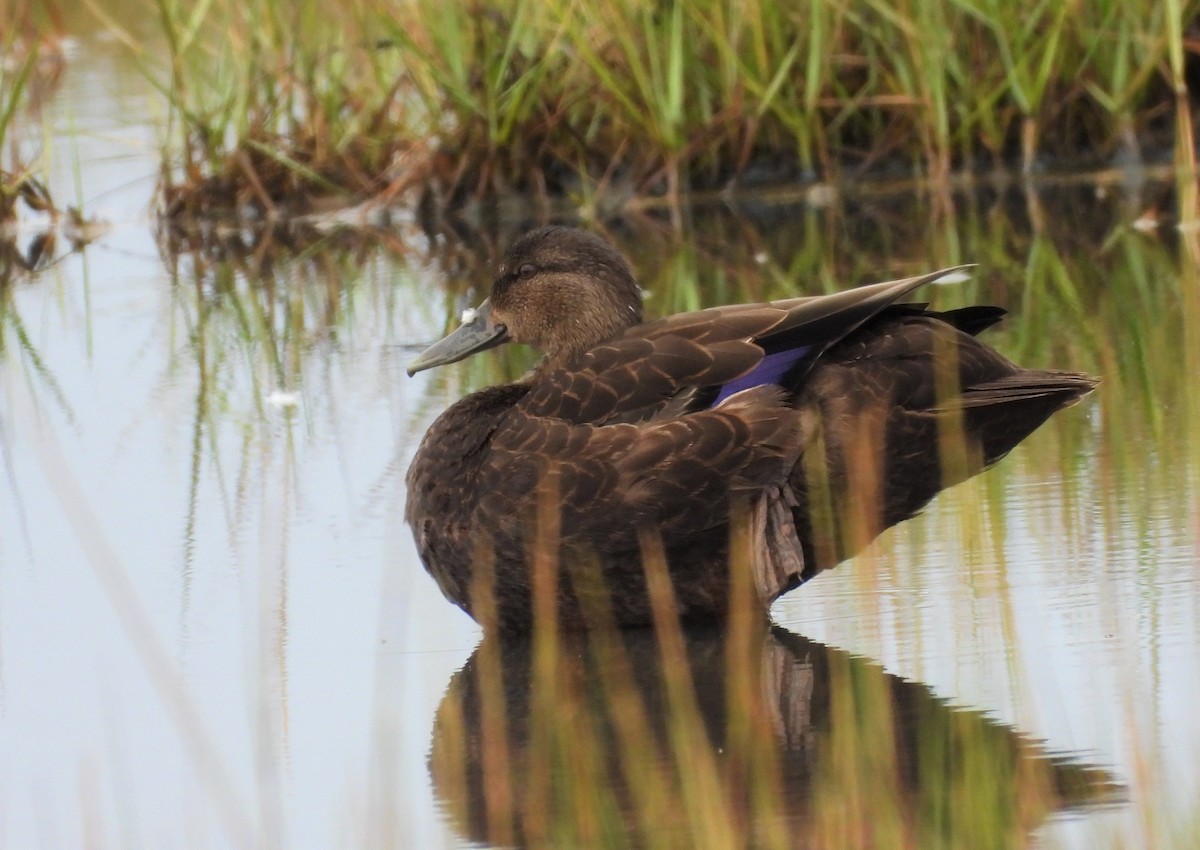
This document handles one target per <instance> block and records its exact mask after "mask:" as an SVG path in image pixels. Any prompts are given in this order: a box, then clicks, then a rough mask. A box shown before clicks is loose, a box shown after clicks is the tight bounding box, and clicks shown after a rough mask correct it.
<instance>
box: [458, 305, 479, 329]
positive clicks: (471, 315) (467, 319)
mask: <svg viewBox="0 0 1200 850" xmlns="http://www.w3.org/2000/svg"><path fill="white" fill-rule="evenodd" d="M477 312H478V311H477V310H476V309H475V308H474V307H468V308H467V309H465V310H463V311H462V315H461V316H459V317H458V318H459V321H461V322H462V323H463V324H464V325H469V324H471V322H473V321H475V314H476V313H477Z"/></svg>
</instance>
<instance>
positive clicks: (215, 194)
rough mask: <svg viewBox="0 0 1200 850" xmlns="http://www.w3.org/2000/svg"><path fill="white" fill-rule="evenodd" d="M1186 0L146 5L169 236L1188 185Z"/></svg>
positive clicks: (1190, 64)
mask: <svg viewBox="0 0 1200 850" xmlns="http://www.w3.org/2000/svg"><path fill="white" fill-rule="evenodd" d="M1196 10H1197V4H1196V2H1194V0H1172V2H1170V3H1158V2H1152V0H1140V2H1133V3H1122V2H1115V0H1113V2H1102V3H1087V4H1082V5H1078V6H1070V5H1066V4H1061V3H1046V2H1037V0H1027V2H1022V3H1003V2H996V0H955V2H951V0H939V2H934V3H920V4H912V5H909V4H901V3H894V2H890V0H887V1H886V2H885V0H862V2H844V0H834V2H827V3H815V4H807V5H801V6H788V5H786V4H741V3H735V4H729V3H725V2H720V0H704V2H700V3H684V2H682V0H672V2H667V3H665V4H662V3H660V4H650V3H645V2H640V0H588V2H583V3H576V2H565V0H554V1H553V2H548V3H535V2H531V0H495V1H494V2H470V3H461V4H460V3H452V4H437V3H431V2H425V0H417V1H416V2H410V3H405V4H400V5H397V4H392V3H384V2H382V0H362V2H360V3H356V4H352V5H350V6H345V7H341V8H340V9H338V10H330V9H329V8H327V7H325V6H323V5H321V4H316V3H313V2H309V1H308V0H305V2H301V3H296V4H285V3H282V2H280V0H252V2H248V3H233V2H232V0H213V2H210V3H207V4H201V5H199V6H197V5H194V4H184V3H180V2H178V0H154V13H155V14H156V15H157V17H158V18H159V20H160V21H161V26H162V29H163V32H164V34H165V37H166V42H167V44H168V46H169V48H168V52H169V59H168V68H167V69H166V70H165V73H160V75H159V76H160V85H161V88H162V90H163V92H164V94H166V96H167V97H168V98H169V100H170V103H171V105H172V108H173V114H174V118H175V122H176V123H175V126H174V132H173V134H172V138H171V139H170V140H169V141H168V145H167V151H168V154H169V156H168V159H167V161H166V162H165V164H164V170H163V177H162V198H163V209H164V211H165V212H166V213H167V214H168V215H182V214H185V213H186V214H196V213H220V212H223V213H226V214H228V213H229V212H236V213H245V214H248V215H249V216H273V215H283V214H287V213H289V212H294V211H296V210H305V209H310V208H312V207H313V206H319V205H321V204H326V203H337V202H346V201H347V200H349V199H353V200H362V199H363V198H367V197H370V198H375V199H377V200H378V201H379V202H380V203H388V202H392V201H396V200H399V199H403V200H405V201H411V200H413V199H419V200H422V201H424V202H425V203H429V204H433V205H435V206H437V207H440V208H451V209H458V208H461V207H463V206H465V205H469V204H470V203H471V202H473V201H474V200H477V199H479V198H481V197H496V196H511V195H519V196H522V197H526V198H529V199H531V203H533V204H536V203H539V200H538V199H545V198H549V197H558V196H566V197H569V198H571V199H572V201H573V203H574V204H575V205H576V206H577V207H579V208H581V209H583V210H585V212H586V213H587V214H589V215H604V214H606V213H607V212H611V211H612V210H613V209H620V208H622V207H624V206H626V205H627V204H628V203H630V202H631V201H636V200H637V199H639V198H646V197H665V198H667V199H669V200H670V201H671V202H672V203H674V204H677V203H678V202H679V200H680V198H681V194H682V193H683V192H686V191H691V190H697V189H704V188H713V187H716V188H719V187H728V186H731V185H764V184H765V185H777V184H778V183H780V182H781V181H792V180H797V179H801V180H811V179H825V180H831V181H832V180H838V179H843V178H845V177H848V176H861V175H863V174H881V173H910V174H919V175H924V176H925V177H926V178H930V179H932V180H934V181H935V182H938V181H944V180H946V179H947V178H948V177H949V175H950V174H951V173H952V172H955V171H958V170H963V169H965V170H968V171H978V170H985V171H986V170H990V169H993V168H997V167H999V168H1009V167H1016V168H1018V169H1019V170H1021V171H1023V172H1025V173H1026V174H1032V173H1034V172H1037V171H1042V170H1044V169H1046V168H1048V167H1056V166H1059V165H1064V164H1068V163H1069V164H1072V165H1076V166H1078V165H1081V164H1083V165H1093V166H1094V165H1097V164H1103V163H1107V162H1109V161H1111V160H1113V159H1114V158H1116V159H1117V160H1119V161H1121V162H1127V163H1129V162H1141V161H1144V160H1145V159H1150V160H1159V159H1163V158H1165V159H1167V160H1170V159H1171V158H1172V156H1173V153H1172V152H1173V151H1174V152H1175V154H1174V156H1176V158H1177V159H1178V160H1179V161H1180V162H1181V163H1182V164H1183V165H1185V166H1186V165H1187V163H1189V162H1192V160H1193V159H1194V157H1193V156H1192V154H1190V153H1189V151H1191V150H1192V148H1193V147H1194V142H1195V140H1194V137H1193V132H1192V120H1191V113H1192V111H1193V110H1194V108H1195V99H1194V97H1193V95H1192V94H1191V92H1190V91H1189V88H1188V75H1189V74H1190V73H1193V70H1192V69H1193V68H1194V67H1195V59H1194V55H1193V52H1192V50H1191V48H1190V47H1189V44H1190V42H1189V41H1188V40H1187V38H1188V36H1187V33H1189V32H1190V31H1191V28H1192V27H1193V25H1194V22H1195V18H1196Z"/></svg>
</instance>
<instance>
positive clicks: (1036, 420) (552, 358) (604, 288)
mask: <svg viewBox="0 0 1200 850" xmlns="http://www.w3.org/2000/svg"><path fill="white" fill-rule="evenodd" d="M968 268H970V267H961V266H960V267H953V268H948V269H941V270H937V271H932V272H929V273H926V274H921V275H918V276H915V277H907V278H903V279H899V280H891V281H887V282H883V283H875V284H869V285H865V286H859V287H857V288H853V289H847V290H844V291H840V292H835V293H832V294H826V295H817V296H799V297H794V298H787V299H783V300H775V301H770V302H764V303H756V304H735V305H728V306H718V307H711V308H708V309H703V310H699V311H694V312H688V313H679V314H675V315H669V316H665V317H662V318H658V319H654V320H651V321H645V320H644V316H643V290H642V288H641V286H640V285H639V283H638V280H637V278H636V277H635V275H634V272H633V270H632V268H631V266H630V264H629V262H628V261H627V260H626V258H625V257H624V255H623V254H622V253H621V252H620V251H619V250H618V249H617V248H616V247H615V246H614V245H613V244H612V243H611V242H610V241H608V240H607V239H605V238H603V237H601V236H599V235H597V234H595V233H593V232H591V231H589V230H585V229H580V228H574V227H567V226H559V225H550V226H545V227H540V228H537V229H535V230H532V231H530V232H528V233H526V234H525V235H523V236H521V237H519V238H518V239H517V240H516V241H515V242H513V244H512V245H511V246H510V247H509V248H508V249H507V251H506V252H505V253H504V255H503V258H502V260H501V262H500V263H499V266H498V268H497V269H496V271H495V276H494V278H493V280H492V283H491V291H490V294H489V295H488V296H487V297H486V298H485V299H484V300H483V302H482V303H480V304H479V306H478V307H476V308H473V309H469V310H466V311H465V312H464V313H463V315H462V317H461V318H462V321H461V324H460V325H459V326H458V327H457V328H455V329H454V330H453V331H452V332H450V333H449V334H448V335H447V336H445V337H444V338H443V339H441V340H440V341H438V342H436V343H434V344H433V345H432V346H430V347H429V348H427V349H426V350H424V351H423V352H422V353H421V354H419V355H418V356H417V358H416V359H415V360H414V361H413V362H412V363H411V364H410V365H409V367H408V373H409V375H410V376H411V375H414V374H416V373H417V372H420V371H422V370H425V369H430V368H433V367H437V366H444V365H447V364H450V363H454V362H457V361H459V360H462V359H464V358H467V357H470V356H472V355H475V354H478V353H480V352H483V351H486V350H488V349H492V348H495V347H496V346H499V345H504V344H508V343H517V344H524V345H528V346H532V347H533V348H535V349H536V350H538V351H539V352H540V353H541V355H542V357H541V360H540V362H539V363H538V364H537V365H536V366H535V367H534V368H533V369H532V370H531V371H530V372H529V373H528V374H526V375H525V376H523V377H521V378H520V379H519V380H516V381H513V382H511V383H506V384H501V385H497V386H491V387H486V388H484V389H481V390H479V391H477V392H473V393H471V394H469V395H467V396H466V397H465V398H462V399H461V400H459V401H457V402H455V403H454V404H452V405H451V406H450V407H449V408H447V409H446V410H445V411H444V412H443V413H442V414H441V415H439V416H438V417H437V418H436V419H435V420H434V422H433V423H432V425H430V427H429V428H428V430H427V432H426V433H425V435H424V437H423V439H422V440H421V443H420V445H419V447H418V448H417V451H416V453H415V454H414V456H413V460H412V462H411V465H410V467H409V471H408V475H407V478H406V486H407V501H406V505H405V519H406V521H407V523H408V524H409V526H410V527H411V529H412V532H413V537H414V541H415V544H416V549H417V553H418V555H419V557H420V559H421V562H422V564H423V565H424V567H425V569H426V570H427V571H428V572H429V574H430V575H431V576H432V577H433V579H434V580H435V581H436V582H437V584H438V586H439V587H440V589H441V591H442V593H443V594H444V595H445V596H446V598H447V599H448V600H449V601H450V602H452V603H454V604H455V605H457V606H459V607H460V608H462V609H463V610H464V611H466V612H467V614H469V615H471V616H472V617H473V618H474V619H476V620H477V621H479V622H480V623H482V624H483V626H484V628H485V631H492V630H499V631H501V632H509V633H512V632H527V631H529V630H530V629H531V628H532V627H533V625H534V623H535V621H538V618H539V617H544V616H545V613H544V612H546V611H550V612H551V615H552V616H553V620H554V622H555V623H556V624H557V625H558V626H560V627H562V628H566V629H588V628H592V627H595V626H596V625H597V624H598V623H608V624H615V625H617V626H622V627H623V626H641V625H647V624H650V623H653V622H654V621H655V617H656V606H659V607H658V608H657V610H658V612H659V614H658V615H657V616H661V611H662V607H661V606H662V605H663V604H664V603H663V600H664V599H666V600H667V601H668V602H669V603H670V604H671V605H672V606H673V609H672V613H673V614H674V616H676V617H678V619H679V621H681V622H684V623H688V624H694V623H720V622H722V621H725V620H727V619H728V618H729V617H730V616H731V612H732V611H733V610H734V607H735V606H734V605H733V604H732V600H733V599H735V598H739V599H745V598H748V599H750V600H751V602H750V604H751V606H752V607H754V608H755V609H757V610H759V611H761V612H762V613H763V614H764V615H766V616H769V608H770V606H771V605H772V604H773V603H774V602H775V600H776V599H778V598H779V597H780V596H782V595H783V594H785V593H787V592H789V591H792V590H794V589H796V588H797V587H799V586H801V585H802V584H804V583H805V582H807V581H809V580H811V579H812V578H813V577H815V576H816V575H818V574H820V573H821V572H824V571H825V570H827V569H829V568H831V567H833V566H835V565H836V564H838V563H841V562H842V561H845V560H846V559H848V558H850V557H852V556H853V555H854V554H856V553H857V552H859V551H860V550H861V549H863V548H864V547H865V546H866V545H868V544H869V543H870V542H871V541H872V540H874V539H875V538H876V537H877V536H878V535H879V534H881V533H882V532H883V531H884V530H886V529H888V528H891V527H892V526H894V525H896V524H897V523H900V522H903V521H904V520H907V519H909V518H911V517H913V516H915V515H916V514H917V513H918V512H920V511H921V510H922V509H923V508H924V507H925V506H926V505H927V504H928V503H929V502H930V500H931V499H933V497H934V496H936V495H937V494H938V493H939V492H941V491H942V490H944V489H946V488H947V487H950V486H953V485H954V484H957V483H959V482H961V481H963V480H966V479H967V478H970V477H971V476H973V475H976V474H978V473H979V472H982V471H983V470H985V469H987V468H989V467H991V466H992V465H993V464H995V463H996V462H997V461H999V460H1000V459H1001V458H1003V457H1004V456H1005V455H1006V454H1008V452H1009V451H1011V450H1012V449H1013V447H1015V446H1016V445H1017V444H1018V443H1020V442H1021V441H1022V440H1023V439H1025V438H1026V437H1027V436H1028V435H1029V434H1031V433H1032V432H1033V431H1034V430H1036V429H1037V428H1038V427H1039V426H1040V425H1042V424H1043V423H1044V422H1045V421H1046V420H1047V419H1048V418H1049V417H1050V416H1051V415H1053V414H1054V413H1056V412H1058V411H1059V410H1061V409H1063V408H1065V407H1068V406H1070V405H1072V404H1074V403H1076V402H1078V401H1079V400H1080V399H1082V398H1083V397H1084V396H1086V395H1087V394H1088V393H1089V392H1091V391H1092V390H1093V389H1094V387H1095V386H1096V384H1097V381H1096V379H1094V378H1092V377H1090V376H1088V375H1085V374H1082V373H1079V372H1071V371H1059V370H1048V369H1027V368H1023V367H1021V366H1018V365H1016V364H1014V363H1013V362H1012V361H1010V360H1009V359H1008V358H1006V357H1005V356H1004V355H1002V354H1001V353H1000V352H999V351H997V350H996V349H994V348H992V347H991V346H989V345H987V344H986V343H984V342H981V341H980V340H979V339H978V338H977V337H978V334H979V333H980V332H982V331H983V330H985V329H987V328H989V327H991V326H993V325H995V324H996V323H997V322H998V321H1000V319H1001V318H1002V317H1003V316H1004V315H1005V311H1004V310H1003V309H1002V308H1000V307H996V306H988V305H973V306H969V307H964V308H959V309H953V310H947V311H938V310H934V309H931V308H930V306H929V304H928V303H925V302H917V301H913V300H912V299H910V298H909V297H908V296H909V295H910V294H911V293H913V292H914V290H916V289H918V288H919V287H921V286H923V285H926V284H930V283H934V282H935V281H944V280H946V279H953V278H954V277H956V276H959V275H963V274H964V273H965V272H966V270H967V269H968ZM747 536H748V543H743V544H737V543H735V542H731V541H745V540H747ZM546 576H549V578H546ZM663 579H665V580H666V581H663ZM663 588H666V590H665V591H664V590H663ZM739 589H745V592H741V593H740V590H739ZM739 593H740V595H739ZM664 594H665V595H664ZM551 603H552V604H551ZM539 612H543V613H540V614H539Z"/></svg>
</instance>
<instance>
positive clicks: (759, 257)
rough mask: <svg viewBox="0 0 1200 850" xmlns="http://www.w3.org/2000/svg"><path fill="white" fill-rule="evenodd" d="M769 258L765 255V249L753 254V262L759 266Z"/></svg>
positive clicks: (763, 264)
mask: <svg viewBox="0 0 1200 850" xmlns="http://www.w3.org/2000/svg"><path fill="white" fill-rule="evenodd" d="M770 259H771V258H770V257H769V256H768V255H767V252H766V251H759V252H758V253H756V254H755V255H754V262H756V263H758V264H759V265H760V266H765V265H766V264H767V261H768V260H770Z"/></svg>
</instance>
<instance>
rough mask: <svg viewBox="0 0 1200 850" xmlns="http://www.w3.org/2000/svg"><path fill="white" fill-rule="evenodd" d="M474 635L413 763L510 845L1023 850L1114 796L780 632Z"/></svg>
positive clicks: (475, 837)
mask: <svg viewBox="0 0 1200 850" xmlns="http://www.w3.org/2000/svg"><path fill="white" fill-rule="evenodd" d="M743 626H744V628H736V629H725V630H722V631H720V632H718V631H715V630H711V629H687V630H679V629H673V628H668V629H665V630H663V631H662V632H661V633H662V634H663V635H664V636H665V637H664V639H662V640H660V639H658V638H657V637H656V632H655V630H653V629H626V630H611V631H594V632H592V633H590V634H585V633H574V634H570V633H564V634H558V635H554V634H551V636H550V637H546V636H545V635H539V636H538V637H537V638H525V637H520V636H517V637H506V636H495V635H493V636H490V637H487V638H485V639H484V641H483V643H482V644H481V645H480V646H479V647H478V648H477V649H476V651H475V653H474V654H473V655H472V657H471V659H470V660H469V661H468V662H467V664H466V666H464V667H463V668H462V669H461V670H460V671H459V672H458V673H457V674H456V675H455V676H454V678H453V679H452V680H451V682H450V685H449V686H448V688H447V690H446V694H445V696H444V697H443V699H442V702H441V705H440V707H439V708H438V711H437V715H436V720H435V724H434V730H433V744H432V748H431V753H430V757H429V767H430V773H431V775H432V779H433V785H434V789H435V793H436V795H437V797H438V798H439V800H440V802H441V805H442V808H443V810H444V812H445V815H446V817H447V818H448V819H449V821H450V823H451V825H452V827H453V828H454V829H456V830H457V831H459V832H460V833H461V834H462V836H463V837H464V838H465V839H467V840H469V841H472V842H479V843H482V844H487V845H494V846H516V847H587V848H605V847H621V848H625V847H649V848H655V847H680V848H699V847H712V848H722V850H725V849H726V848H738V847H768V848H771V847H776V848H793V847H820V848H856V847H864V848H865V847H870V848H938V847H944V848H968V847H970V848H977V847H1006V848H1008V847H1021V846H1027V845H1028V844H1030V843H1031V838H1030V835H1031V832H1032V830H1033V829H1034V828H1035V827H1036V826H1037V825H1038V824H1039V823H1041V822H1042V821H1043V820H1044V819H1045V818H1047V817H1048V816H1050V815H1051V814H1053V813H1055V812H1062V811H1065V810H1078V809H1082V808H1084V807H1089V806H1094V805H1098V804H1105V803H1113V802H1115V801H1117V800H1119V799H1120V797H1121V789H1120V788H1119V786H1117V785H1116V784H1115V782H1114V779H1113V777H1112V775H1111V774H1110V773H1108V772H1107V771H1105V770H1103V769H1101V768H1099V767H1095V766H1091V765H1088V764H1085V763H1083V762H1082V761H1079V760H1076V759H1074V758H1071V757H1066V756H1062V755H1056V754H1052V753H1051V752H1049V751H1048V750H1047V749H1046V747H1045V746H1043V745H1042V744H1041V743H1039V742H1036V741H1033V740H1030V739H1028V738H1026V737H1023V736H1022V735H1020V734H1019V733H1017V732H1016V731H1015V730H1013V729H1011V728H1010V727H1008V726H1005V725H1003V724H1000V723H998V722H996V721H994V720H991V719H989V718H988V717H986V716H984V715H983V714H982V713H980V712H978V711H973V710H967V709H961V708H951V707H950V706H949V705H948V704H946V702H945V701H943V700H941V699H939V698H937V697H936V696H934V694H933V693H932V692H931V691H930V690H929V689H928V688H927V687H926V686H924V685H921V684H918V683H914V682H908V681H904V680H902V679H900V678H898V677H896V676H892V675H889V674H887V673H885V672H884V671H883V669H882V668H881V667H879V666H878V665H877V664H875V663H873V662H870V661H867V660H864V659H861V658H856V657H854V656H852V655H850V654H848V653H846V652H843V651H841V650H837V649H832V648H830V647H827V646H824V645H822V644H819V643H816V642H813V641H811V640H808V639H806V638H803V637H800V636H798V635H795V634H792V633H790V632H787V631H785V630H784V629H781V628H778V627H773V628H772V627H766V626H760V625H759V623H758V621H755V622H754V623H753V624H749V623H744V624H743Z"/></svg>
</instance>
